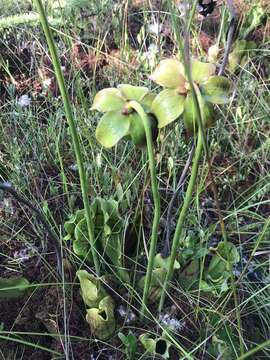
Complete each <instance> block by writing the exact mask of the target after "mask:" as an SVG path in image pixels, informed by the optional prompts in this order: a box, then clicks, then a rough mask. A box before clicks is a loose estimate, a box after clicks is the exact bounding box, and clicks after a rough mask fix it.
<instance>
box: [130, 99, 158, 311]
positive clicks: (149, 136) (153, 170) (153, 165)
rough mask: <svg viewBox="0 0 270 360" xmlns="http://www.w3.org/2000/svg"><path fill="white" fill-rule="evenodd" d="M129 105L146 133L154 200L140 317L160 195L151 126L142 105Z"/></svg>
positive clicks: (147, 282)
mask: <svg viewBox="0 0 270 360" xmlns="http://www.w3.org/2000/svg"><path fill="white" fill-rule="evenodd" d="M129 105H130V107H132V108H133V109H134V110H135V111H136V112H137V113H138V114H139V116H140V118H141V120H142V123H143V126H144V129H145V135H146V143H147V152H148V159H149V168H150V175H151V186H152V194H153V201H154V219H153V224H152V233H151V240H150V249H149V258H148V264H147V270H146V276H145V283H144V289H143V300H142V308H141V318H143V316H144V314H145V310H146V308H147V307H146V306H147V299H148V293H149V289H150V284H151V278H152V271H153V265H154V258H155V251H156V245H157V234H158V225H159V219H160V195H159V191H158V183H157V174H156V163H155V159H154V150H153V140H152V131H151V126H150V123H149V120H148V117H147V115H146V113H145V111H144V109H143V108H142V106H141V105H140V104H139V103H137V102H136V101H131V102H130V103H129Z"/></svg>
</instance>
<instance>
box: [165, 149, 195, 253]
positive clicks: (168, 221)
mask: <svg viewBox="0 0 270 360" xmlns="http://www.w3.org/2000/svg"><path fill="white" fill-rule="evenodd" d="M194 149H195V146H194V144H193V146H192V148H191V150H190V152H189V156H188V159H187V161H186V164H185V166H184V169H183V171H182V174H181V177H180V179H179V181H178V184H177V186H176V190H175V192H174V194H173V196H172V198H171V200H170V202H169V206H168V212H167V217H166V224H165V229H166V235H165V242H164V248H163V250H162V252H161V254H162V257H163V258H166V257H168V256H169V254H170V248H171V246H170V235H171V224H172V209H173V205H174V202H175V200H176V198H177V196H178V195H179V192H180V190H181V188H182V187H183V185H184V182H185V179H186V176H187V172H188V169H189V167H190V165H191V162H192V158H193V154H194Z"/></svg>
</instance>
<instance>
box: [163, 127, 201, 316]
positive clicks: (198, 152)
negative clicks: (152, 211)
mask: <svg viewBox="0 0 270 360" xmlns="http://www.w3.org/2000/svg"><path fill="white" fill-rule="evenodd" d="M202 149H203V142H202V134H201V132H199V134H198V140H197V145H196V150H195V154H194V161H193V165H192V170H191V175H190V179H189V183H188V188H187V192H186V195H185V199H184V203H183V207H182V209H181V211H180V214H179V217H178V221H177V225H176V229H175V233H174V237H173V242H172V249H171V255H170V264H169V268H168V272H167V274H166V278H165V281H164V286H163V288H162V293H161V298H160V303H159V312H161V311H162V308H163V305H164V301H165V296H166V291H167V287H168V284H169V282H170V281H171V279H172V275H173V268H174V263H175V260H176V256H177V250H178V247H179V241H180V239H181V235H182V232H183V225H184V222H185V219H186V215H187V212H188V209H189V206H190V202H191V200H192V193H193V189H194V186H195V183H196V179H197V174H198V168H199V161H200V158H201V153H202Z"/></svg>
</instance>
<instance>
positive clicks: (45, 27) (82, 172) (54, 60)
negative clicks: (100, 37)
mask: <svg viewBox="0 0 270 360" xmlns="http://www.w3.org/2000/svg"><path fill="white" fill-rule="evenodd" d="M34 3H35V4H36V7H37V10H38V13H39V16H40V22H41V24H42V27H43V31H44V33H45V36H46V39H47V43H48V46H49V50H50V53H51V57H52V63H53V66H54V70H55V75H56V79H57V83H58V86H59V89H60V93H61V96H62V99H63V103H64V108H65V113H66V118H67V122H68V125H69V128H70V132H71V137H72V143H73V148H74V151H75V155H76V162H77V165H78V169H79V176H80V184H81V191H82V197H83V203H84V209H85V216H86V222H87V230H88V236H89V241H90V244H91V252H92V256H93V260H94V265H95V270H96V273H97V275H99V273H100V264H99V259H98V252H97V250H96V248H95V236H94V225H93V222H92V218H91V211H90V205H89V200H88V186H87V180H86V174H85V170H84V166H83V158H82V153H81V149H80V142H79V137H78V133H77V129H76V124H75V119H74V117H73V113H72V109H71V104H70V100H69V95H68V92H67V88H66V85H65V80H64V76H63V73H62V70H61V65H60V61H59V57H58V55H57V50H56V47H55V43H54V41H53V37H52V33H51V30H50V27H49V23H48V20H47V17H46V14H45V10H44V7H43V5H42V1H41V0H34Z"/></svg>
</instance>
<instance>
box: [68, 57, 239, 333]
mask: <svg viewBox="0 0 270 360" xmlns="http://www.w3.org/2000/svg"><path fill="white" fill-rule="evenodd" d="M190 72H191V77H192V83H190V80H189V77H188V75H187V74H186V71H185V67H184V65H183V64H182V63H181V62H180V61H178V60H177V59H175V58H170V59H165V60H162V61H161V62H160V64H159V65H158V66H157V68H156V69H155V70H154V72H153V74H152V75H151V76H150V79H151V80H152V81H153V82H155V83H156V84H157V85H159V86H161V87H162V88H163V89H162V90H161V91H160V92H159V93H158V94H155V93H153V92H152V91H150V90H149V89H148V88H147V87H143V86H133V85H131V84H120V85H118V86H117V87H116V88H106V89H103V90H101V91H99V92H98V93H97V94H96V96H95V98H94V101H93V104H92V107H91V110H96V111H98V112H100V113H102V116H101V118H100V121H99V123H98V125H97V128H96V138H97V140H98V142H99V143H100V144H101V145H102V146H103V147H105V148H112V147H113V146H115V145H117V143H118V142H119V141H120V140H122V139H127V140H130V141H132V142H133V144H134V145H135V147H137V148H138V149H139V150H140V151H145V148H146V149H147V155H148V160H149V162H148V163H149V170H150V175H151V188H152V196H153V203H154V214H153V221H152V230H151V239H150V241H149V243H148V244H149V251H148V261H147V269H146V273H145V275H143V276H142V277H141V278H140V279H138V280H137V285H138V290H139V291H142V294H143V299H142V308H141V316H142V317H143V316H144V315H145V312H146V311H147V305H148V304H150V303H155V302H157V301H160V303H159V310H160V311H162V308H163V303H164V300H165V298H166V291H167V286H168V284H169V282H170V281H171V279H172V276H173V273H174V272H175V271H177V270H178V269H179V268H180V264H179V262H178V259H177V250H178V249H179V243H180V238H181V235H182V228H183V224H184V222H185V220H186V216H187V210H188V207H189V205H190V202H191V200H192V194H193V191H194V185H195V182H196V178H197V173H198V167H199V160H200V157H201V153H202V148H203V147H202V138H203V136H206V131H205V130H206V129H207V128H210V127H213V126H214V124H215V121H216V119H217V114H216V110H215V104H219V105H220V104H226V103H228V102H229V100H230V92H231V87H232V86H231V82H230V81H229V80H228V79H227V78H226V77H223V76H216V75H215V73H216V66H215V65H214V64H212V63H204V62H200V61H198V60H196V59H192V60H191V64H190ZM194 92H195V94H194ZM194 97H195V98H197V101H198V104H199V111H200V113H201V119H202V125H203V133H201V132H200V131H199V130H198V129H200V127H199V126H198V109H197V108H196V104H195V101H194ZM176 121H183V124H184V127H185V129H186V130H187V132H188V133H189V134H190V135H192V136H194V138H195V141H196V150H195V154H194V158H193V165H192V169H191V175H190V179H189V183H188V187H187V191H186V195H185V198H184V202H183V206H182V208H181V209H180V211H179V214H178V221H177V225H176V229H175V234H174V236H173V239H172V242H171V243H172V245H171V251H170V255H169V256H168V257H167V258H163V256H162V255H161V254H159V253H157V251H156V247H157V241H158V228H159V222H160V213H161V209H160V193H159V189H158V180H157V174H156V163H155V144H156V141H157V138H158V134H159V132H160V131H162V129H163V128H164V127H166V126H173V124H172V123H173V122H176ZM90 210H91V222H92V224H93V228H94V236H95V242H94V245H93V244H92V243H90V242H89V240H88V237H87V222H86V218H85V212H84V210H79V211H78V212H77V213H76V214H75V215H74V216H73V217H72V218H71V219H70V220H69V221H68V222H66V224H65V229H66V232H67V237H66V240H72V242H73V250H74V252H75V253H76V254H77V255H78V256H81V257H83V258H84V259H85V260H86V262H88V263H90V264H93V259H92V255H91V254H92V253H93V251H92V252H91V246H95V251H97V252H99V253H100V254H105V255H106V257H107V259H108V262H109V263H111V265H112V266H114V268H115V269H116V274H117V275H118V277H119V278H120V279H121V281H123V282H127V283H128V282H129V281H130V277H129V274H128V272H127V271H126V270H125V267H124V260H123V256H122V252H123V244H122V243H121V241H122V238H121V234H122V233H121V229H123V222H122V220H121V215H120V213H119V211H118V203H117V202H116V201H115V200H112V199H108V200H105V199H102V198H97V199H95V200H94V201H93V203H92V205H90ZM231 246H232V245H231ZM214 259H216V258H214ZM220 261H221V260H220ZM221 263H222V266H223V265H224V266H225V267H224V266H223V270H222V272H223V274H218V275H217V278H218V284H215V285H216V287H215V289H216V290H215V291H216V292H217V293H218V292H219V291H220V288H217V286H218V285H220V286H221V287H222V286H223V287H224V284H223V282H222V281H223V279H224V281H225V280H226V281H227V279H228V276H223V275H224V273H225V274H227V272H226V271H228V268H227V263H226V261H225V260H224V261H221ZM216 268H218V271H219V272H220V268H221V266H217V267H216ZM101 269H102V271H105V267H104V266H103V268H102V267H101ZM214 269H215V267H214V266H213V264H212V263H211V269H209V270H208V272H207V274H205V281H204V283H203V284H204V288H205V289H206V290H205V291H207V290H209V291H210V289H211V291H213V287H211V286H212V284H213V282H215V280H213V279H215V271H213V270H214ZM225 270H226V271H225ZM213 272H214V274H213ZM210 275H211V276H210ZM78 276H79V279H80V283H81V288H82V294H83V299H84V301H85V302H86V304H87V305H88V306H91V308H93V309H94V310H91V309H89V310H87V321H88V322H89V323H90V326H91V328H92V330H93V332H94V333H96V335H97V336H98V337H100V338H105V337H106V336H107V335H108V333H110V329H108V326H110V327H111V331H113V330H112V329H114V327H115V321H114V320H113V311H112V308H113V306H114V305H113V301H112V299H111V298H109V297H108V296H106V294H105V293H104V291H102V290H100V291H101V292H102V296H101V297H100V298H99V297H98V295H97V301H96V302H95V304H94V305H93V304H90V303H89V302H88V303H87V301H86V300H85V299H86V295H85V294H86V293H87V292H89V291H90V292H91V291H94V292H97V284H98V283H99V281H100V280H99V279H98V278H94V277H93V276H92V275H91V276H90V274H87V273H86V272H78ZM209 281H210V283H209ZM93 283H94V285H93ZM101 288H102V287H101ZM93 289H94V290H93ZM100 314H103V315H104V314H105V315H106V316H105V315H104V316H105V317H106V321H105V320H104V318H102V316H101V315H100ZM97 324H98V325H97ZM102 326H105V328H106V331H105V336H103V335H104V333H103V335H102V331H101V330H100V327H101V328H102ZM100 334H101V335H100Z"/></svg>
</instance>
